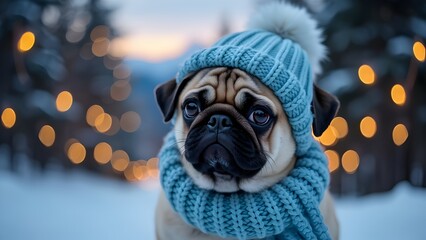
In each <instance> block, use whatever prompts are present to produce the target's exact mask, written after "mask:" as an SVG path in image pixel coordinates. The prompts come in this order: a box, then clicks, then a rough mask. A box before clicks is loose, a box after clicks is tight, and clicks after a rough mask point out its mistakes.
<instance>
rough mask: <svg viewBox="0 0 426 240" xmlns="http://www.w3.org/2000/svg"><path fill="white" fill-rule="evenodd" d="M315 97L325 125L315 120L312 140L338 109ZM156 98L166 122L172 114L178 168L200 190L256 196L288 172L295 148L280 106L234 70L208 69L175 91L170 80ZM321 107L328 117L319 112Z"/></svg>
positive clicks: (257, 84) (326, 99) (263, 89)
mask: <svg viewBox="0 0 426 240" xmlns="http://www.w3.org/2000/svg"><path fill="white" fill-rule="evenodd" d="M318 91H320V92H319V94H320V95H321V96H320V97H319V99H320V100H321V101H319V102H318V101H315V99H316V97H315V96H316V94H315V93H316V92H318ZM318 91H317V87H315V93H314V102H313V103H312V107H313V108H314V109H316V110H315V114H317V115H318V116H327V119H325V118H323V117H318V116H317V115H316V121H314V132H315V133H316V135H318V134H319V135H320V134H321V133H322V132H323V131H324V130H325V129H326V128H327V126H328V124H329V122H330V121H331V119H332V118H333V116H334V114H335V111H337V107H338V104H337V105H336V106H334V105H333V104H331V103H332V101H331V100H335V98H334V99H331V98H330V96H328V95H327V94H326V93H325V92H323V91H322V90H318ZM156 94H157V101H158V103H159V106H160V109H161V110H162V112H163V114H164V116H165V120H166V121H168V120H170V119H171V117H172V116H173V114H174V113H176V122H175V126H174V131H175V136H176V140H177V144H178V147H179V150H180V153H181V161H182V165H183V166H184V168H185V169H186V171H187V173H188V174H189V176H190V177H191V178H192V179H193V181H194V183H195V184H197V185H198V186H199V187H201V188H204V189H207V190H215V191H217V192H236V191H239V190H243V191H245V192H257V191H260V190H262V189H264V188H267V187H269V186H272V185H273V184H275V183H276V182H278V181H280V180H281V179H282V178H283V177H285V176H286V175H287V174H288V173H289V171H290V170H291V169H292V168H293V166H294V163H295V149H296V144H295V141H294V138H293V135H292V132H291V128H290V125H289V123H288V120H287V117H286V115H285V113H284V111H283V109H282V105H281V102H280V101H279V100H278V99H277V98H276V97H275V95H274V94H273V93H272V91H271V90H270V89H269V88H267V87H266V86H265V85H263V83H261V82H260V81H259V80H258V79H257V78H255V77H253V76H251V75H249V74H247V73H245V72H244V71H241V70H239V69H231V68H225V67H219V68H207V69H203V70H201V71H199V72H198V73H196V74H195V75H193V76H191V77H190V78H188V79H186V80H184V84H181V85H179V86H176V83H175V81H173V80H172V81H169V82H168V83H166V84H163V85H162V86H160V87H159V88H157V90H156ZM322 106H326V109H327V110H328V112H327V113H325V111H320V110H321V109H322V108H323V107H322ZM330 106H332V107H333V106H334V109H332V110H330V108H329V107H330ZM331 113H332V115H333V116H331V115H330V114H331ZM330 116H331V118H330ZM324 119H325V120H324ZM317 122H319V123H318V124H317V125H315V123H317ZM318 126H319V127H318ZM315 129H317V130H315Z"/></svg>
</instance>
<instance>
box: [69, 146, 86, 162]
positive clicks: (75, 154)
mask: <svg viewBox="0 0 426 240" xmlns="http://www.w3.org/2000/svg"><path fill="white" fill-rule="evenodd" d="M68 158H69V159H70V161H71V162H72V163H74V164H79V163H82V162H83V161H84V159H85V158H86V148H85V147H84V146H83V144H81V143H79V142H75V143H72V144H71V146H70V147H69V148H68Z"/></svg>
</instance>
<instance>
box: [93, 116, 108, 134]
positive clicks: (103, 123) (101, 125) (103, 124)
mask: <svg viewBox="0 0 426 240" xmlns="http://www.w3.org/2000/svg"><path fill="white" fill-rule="evenodd" d="M111 125H112V118H111V115H109V114H108V113H102V114H100V115H99V116H97V117H96V120H95V128H96V130H98V132H100V133H105V132H106V131H108V130H109V129H110V128H111Z"/></svg>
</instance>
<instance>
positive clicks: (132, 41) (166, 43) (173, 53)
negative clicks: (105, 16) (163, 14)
mask: <svg viewBox="0 0 426 240" xmlns="http://www.w3.org/2000/svg"><path fill="white" fill-rule="evenodd" d="M189 42H190V41H189V40H188V39H186V38H185V37H184V36H180V35H127V36H125V37H121V38H116V39H114V40H113V41H112V43H111V46H110V54H111V55H113V56H117V57H123V56H125V57H128V58H142V59H146V60H149V61H154V62H155V61H161V60H164V59H170V58H175V57H178V56H179V55H181V54H182V53H183V52H184V51H185V50H186V49H187V47H188V43H189Z"/></svg>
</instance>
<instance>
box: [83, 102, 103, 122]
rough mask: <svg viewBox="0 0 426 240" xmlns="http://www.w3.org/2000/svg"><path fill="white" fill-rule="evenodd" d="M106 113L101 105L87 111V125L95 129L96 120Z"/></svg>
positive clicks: (93, 106) (91, 107)
mask: <svg viewBox="0 0 426 240" xmlns="http://www.w3.org/2000/svg"><path fill="white" fill-rule="evenodd" d="M103 113H104V109H103V108H102V107H101V106H99V105H92V106H90V107H89V108H88V109H87V112H86V121H87V124H89V125H90V126H92V127H94V126H95V122H96V118H97V117H98V116H99V115H101V114H103Z"/></svg>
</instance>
